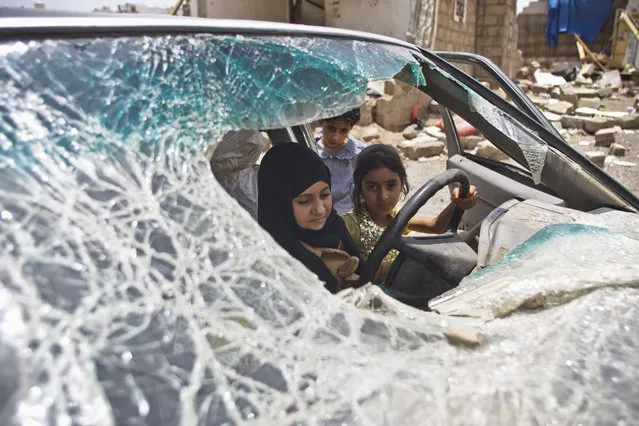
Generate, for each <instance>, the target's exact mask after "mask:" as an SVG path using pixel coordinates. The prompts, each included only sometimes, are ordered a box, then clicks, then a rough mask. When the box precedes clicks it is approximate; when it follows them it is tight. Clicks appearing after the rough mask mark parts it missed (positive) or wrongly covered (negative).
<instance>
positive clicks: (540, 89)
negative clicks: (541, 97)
mask: <svg viewBox="0 0 639 426" xmlns="http://www.w3.org/2000/svg"><path fill="white" fill-rule="evenodd" d="M550 89H552V86H551V85H549V84H539V83H535V84H533V85H532V86H530V91H531V92H533V93H535V94H539V93H548V92H550Z"/></svg>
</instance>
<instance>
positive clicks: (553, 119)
mask: <svg viewBox="0 0 639 426" xmlns="http://www.w3.org/2000/svg"><path fill="white" fill-rule="evenodd" d="M542 113H543V114H544V116H545V117H546V119H547V120H548V121H550V122H551V123H552V122H556V121H561V115H560V114H555V113H554V112H550V111H542Z"/></svg>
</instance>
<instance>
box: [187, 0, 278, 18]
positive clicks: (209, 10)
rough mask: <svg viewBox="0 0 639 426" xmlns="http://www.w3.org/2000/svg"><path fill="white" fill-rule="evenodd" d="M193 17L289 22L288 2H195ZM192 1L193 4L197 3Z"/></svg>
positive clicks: (206, 0)
mask: <svg viewBox="0 0 639 426" xmlns="http://www.w3.org/2000/svg"><path fill="white" fill-rule="evenodd" d="M195 2H196V3H197V7H196V8H192V10H193V9H195V12H192V13H191V14H192V15H196V16H200V17H206V18H225V19H252V20H259V21H273V22H289V17H288V14H289V9H288V2H287V1H283V0H232V1H229V0H195ZM195 2H194V1H191V4H193V3H195Z"/></svg>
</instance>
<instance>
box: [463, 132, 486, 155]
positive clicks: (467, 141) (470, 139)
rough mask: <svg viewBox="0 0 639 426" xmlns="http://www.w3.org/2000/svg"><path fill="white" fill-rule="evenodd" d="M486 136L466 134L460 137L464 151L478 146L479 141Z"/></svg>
mask: <svg viewBox="0 0 639 426" xmlns="http://www.w3.org/2000/svg"><path fill="white" fill-rule="evenodd" d="M483 139H484V138H483V137H482V136H478V135H472V136H464V137H461V138H459V142H460V143H461V146H462V149H463V150H464V151H472V150H473V149H475V148H477V145H478V144H479V142H481V141H482V140H483Z"/></svg>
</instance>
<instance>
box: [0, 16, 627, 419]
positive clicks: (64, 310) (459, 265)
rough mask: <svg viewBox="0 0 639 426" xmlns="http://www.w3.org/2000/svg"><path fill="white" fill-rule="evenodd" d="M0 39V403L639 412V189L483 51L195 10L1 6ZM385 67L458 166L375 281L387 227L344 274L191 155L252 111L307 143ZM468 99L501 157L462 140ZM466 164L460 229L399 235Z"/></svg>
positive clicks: (81, 410)
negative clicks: (579, 145)
mask: <svg viewBox="0 0 639 426" xmlns="http://www.w3.org/2000/svg"><path fill="white" fill-rule="evenodd" d="M0 36H1V38H2V39H1V40H0V56H1V57H2V60H1V62H0V81H1V82H2V87H3V90H2V91H0V99H1V102H0V283H1V284H2V285H1V286H0V363H1V365H2V368H1V369H0V424H24V425H30V424H50V425H58V424H59V425H62V424H65V425H67V424H74V425H100V426H102V425H115V424H122V425H142V424H144V425H173V424H184V425H187V424H188V425H195V424H199V425H230V424H244V423H251V422H254V423H256V424H283V425H284V424H286V425H305V424H308V425H313V424H317V425H332V424H379V425H382V424H383V425H404V424H405V425H413V424H449V425H453V424H473V425H496V424H500V425H511V424H569V423H571V424H631V423H633V422H634V421H636V419H637V417H639V402H638V401H639V392H638V391H637V387H636V383H637V381H638V380H639V357H637V356H636V350H637V348H638V347H639V337H637V336H638V335H639V333H637V331H638V327H639V312H638V308H637V306H639V290H638V289H637V288H636V286H637V284H638V283H639V241H638V240H637V239H638V238H639V219H638V216H637V209H638V208H639V200H638V199H637V198H636V197H635V196H634V195H633V194H632V193H630V192H629V191H628V190H627V189H626V188H624V187H623V186H622V185H620V184H619V183H617V182H616V181H614V180H613V179H612V178H610V177H609V176H608V175H606V174H605V173H604V172H603V171H602V170H600V169H598V168H597V167H595V166H594V165H593V164H591V163H590V162H589V161H588V160H586V159H585V158H584V157H582V156H581V155H579V154H578V153H576V152H575V151H574V150H573V149H571V148H570V147H569V146H568V144H566V143H565V142H564V141H563V140H562V139H561V137H560V136H559V135H558V134H557V132H556V131H555V130H554V128H552V126H550V124H549V123H548V122H547V121H546V120H545V119H544V117H543V115H541V113H540V112H539V111H538V110H537V109H536V108H535V107H534V106H533V105H532V104H531V103H530V101H528V100H527V98H526V97H525V95H524V94H523V93H521V92H520V91H519V89H518V88H517V87H515V86H514V85H513V84H512V83H511V82H510V81H509V80H508V79H507V78H505V76H503V74H501V72H500V71H499V70H497V69H496V68H495V67H494V66H493V65H491V64H490V63H488V62H487V61H485V60H483V59H481V58H478V57H474V56H472V55H455V54H441V55H435V54H433V53H430V52H427V51H424V50H422V49H420V48H417V47H415V46H413V45H410V44H407V43H404V42H401V41H398V40H394V39H390V38H385V37H381V36H376V35H372V34H365V33H357V32H349V31H341V30H335V29H329V28H313V27H302V26H294V25H276V24H272V23H268V24H267V23H256V22H241V21H215V20H203V19H187V18H175V19H168V18H162V19H158V18H153V19H149V18H132V17H128V18H116V17H111V18H107V17H92V18H91V19H90V20H88V19H86V18H83V17H56V18H37V17H22V18H15V17H13V18H12V17H6V18H3V19H2V20H1V21H0ZM445 58H447V59H449V60H455V61H467V62H468V61H475V62H473V63H474V64H475V65H478V66H483V67H485V68H486V69H487V70H489V71H490V72H491V73H493V76H494V77H495V79H496V80H497V81H498V82H500V83H501V85H502V89H503V90H504V91H505V92H506V93H507V94H508V96H509V97H510V99H511V101H512V103H511V102H507V101H505V100H503V99H502V98H500V97H499V96H497V95H495V94H494V93H493V92H491V91H490V90H489V89H487V88H486V87H484V86H482V85H481V84H479V83H478V82H477V81H476V80H474V79H473V78H471V77H469V76H468V75H466V74H464V73H463V72H461V71H460V70H459V69H457V68H455V67H454V66H452V65H451V64H450V63H449V62H447V60H446V59H445ZM391 78H394V79H396V80H400V81H403V82H404V83H406V84H410V85H412V86H415V87H417V88H419V89H420V90H422V91H423V92H425V93H427V94H428V95H429V96H431V97H432V98H433V99H435V100H436V101H437V102H438V103H439V104H440V105H441V106H442V114H443V118H444V122H445V124H446V126H447V127H446V136H447V139H446V143H447V146H448V156H449V160H448V168H449V170H448V171H447V172H446V173H444V174H443V175H441V176H440V177H438V178H436V179H434V180H432V181H430V182H426V183H424V186H423V187H422V188H421V189H420V190H419V191H417V193H416V194H415V195H414V197H412V199H410V200H409V201H408V202H407V203H406V204H405V205H404V207H403V209H402V210H401V212H400V214H399V215H398V216H397V217H396V219H395V221H394V223H393V224H391V226H390V227H389V228H388V230H387V232H386V233H385V234H384V236H383V237H382V238H381V240H380V241H379V242H378V245H377V247H376V248H375V250H374V252H373V253H372V254H371V256H370V258H369V262H367V264H366V266H365V268H364V269H363V271H362V274H361V277H362V282H368V281H370V279H371V278H372V276H373V274H374V272H375V271H376V269H377V266H378V264H379V262H381V259H382V258H383V257H384V255H385V253H386V252H387V251H388V250H390V249H391V248H396V249H398V250H399V252H400V255H399V256H398V258H397V260H396V262H395V264H394V265H393V269H392V272H391V274H390V275H389V277H388V279H387V280H386V282H384V283H381V284H380V285H371V284H368V285H365V286H363V287H361V288H358V289H354V290H353V289H350V290H346V291H344V292H342V293H341V294H340V295H338V296H333V295H330V294H329V293H328V292H327V291H326V290H325V289H324V288H323V286H322V283H320V282H319V281H318V279H317V278H316V277H315V276H314V275H313V274H311V273H310V272H309V271H307V270H305V268H304V267H303V266H302V265H301V264H300V263H299V262H297V261H295V260H294V259H293V258H292V257H290V256H289V255H288V254H287V253H286V252H285V251H284V250H283V249H281V248H280V247H278V246H277V245H276V244H275V242H274V241H273V240H272V238H270V236H269V235H268V234H267V233H266V232H265V231H263V230H262V229H261V228H260V227H259V226H258V224H257V222H256V221H255V220H254V219H253V218H252V217H251V215H250V213H249V212H247V211H245V209H244V208H242V207H240V204H238V202H237V201H236V200H234V199H233V198H232V197H231V196H229V194H228V193H227V192H226V191H225V190H223V189H222V187H221V186H220V184H219V183H218V181H217V180H216V179H215V177H214V176H213V174H212V173H211V167H210V164H209V162H208V161H207V160H206V159H205V157H204V155H203V154H204V153H205V152H206V151H207V149H209V147H210V146H212V147H215V145H216V142H217V141H219V140H220V139H221V138H222V137H223V136H224V135H226V134H227V133H228V132H230V131H240V130H242V131H251V130H252V131H264V132H265V133H266V134H267V135H268V136H269V138H270V140H271V142H272V143H273V144H276V143H304V144H307V145H309V146H314V143H315V142H314V139H313V136H312V133H311V129H310V126H309V124H310V123H312V122H314V121H316V120H318V119H321V118H326V117H330V116H335V115H338V114H340V113H343V112H345V111H347V110H349V109H351V108H353V107H357V106H358V105H360V104H362V103H363V102H364V100H365V97H366V88H367V84H368V83H369V82H371V81H374V80H387V79H391ZM452 112H454V113H455V114H458V115H459V116H461V117H463V118H464V119H465V120H466V121H467V122H468V123H470V124H472V125H473V126H474V127H475V128H477V129H478V130H479V131H481V133H482V134H483V135H484V136H485V137H486V138H487V139H489V140H490V141H491V142H492V143H493V144H494V145H495V146H497V147H498V148H499V149H501V150H502V151H503V152H504V153H505V154H506V155H507V156H508V157H509V159H510V160H511V161H510V162H499V161H491V160H487V159H484V158H480V157H476V156H473V155H472V154H470V153H468V152H465V151H464V150H463V149H462V146H461V144H460V140H459V137H458V136H457V132H456V131H455V129H454V121H453V120H452V115H451V113H452ZM227 149H228V147H227ZM238 150H239V148H238ZM211 152H212V154H213V155H214V154H215V150H214V148H210V149H209V154H211ZM220 152H221V151H220ZM220 152H218V153H220ZM228 152H231V154H232V152H233V150H232V149H230V151H227V153H228ZM229 155H230V154H229ZM244 155H248V154H242V155H240V156H239V157H240V158H242V157H243V156H244ZM230 157H232V155H230ZM256 163H257V161H256V160H255V159H252V160H251V161H249V162H248V164H246V165H245V166H247V167H259V165H258V164H256ZM469 180H470V182H472V183H473V184H474V185H476V186H477V187H478V188H479V191H480V196H481V198H480V200H479V201H478V203H477V205H476V206H475V207H474V208H473V209H471V210H470V211H468V212H466V213H464V215H461V214H460V213H461V212H460V213H458V214H456V216H455V220H453V221H452V223H451V226H450V228H451V229H450V231H449V232H447V233H445V234H443V235H439V236H425V237H411V236H409V237H402V236H401V232H400V231H401V230H402V229H403V228H404V225H405V223H406V221H408V220H409V219H410V217H411V216H412V215H414V214H415V213H416V212H417V211H418V210H419V208H420V207H421V206H422V205H423V204H424V203H426V202H427V201H428V199H429V198H430V197H431V196H432V195H433V194H434V193H435V192H436V191H438V190H439V189H440V188H441V187H443V186H446V185H449V184H453V183H455V182H457V183H460V184H462V185H467V184H468V181H469ZM249 181H250V179H247V182H249ZM247 185H249V184H248V183H247ZM245 189H247V190H248V192H249V193H250V188H245ZM249 199H250V197H249ZM238 201H242V200H238ZM433 288H437V289H438V290H437V291H433ZM445 290H447V291H446V292H445V293H444V294H440V293H441V292H442V291H445ZM411 305H412V306H411ZM427 309H430V310H431V311H432V312H424V310H427ZM633 383H635V385H633Z"/></svg>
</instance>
